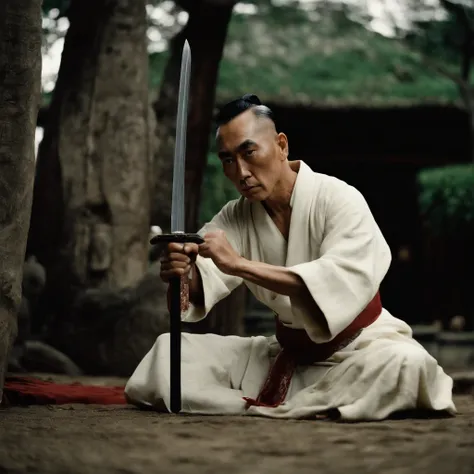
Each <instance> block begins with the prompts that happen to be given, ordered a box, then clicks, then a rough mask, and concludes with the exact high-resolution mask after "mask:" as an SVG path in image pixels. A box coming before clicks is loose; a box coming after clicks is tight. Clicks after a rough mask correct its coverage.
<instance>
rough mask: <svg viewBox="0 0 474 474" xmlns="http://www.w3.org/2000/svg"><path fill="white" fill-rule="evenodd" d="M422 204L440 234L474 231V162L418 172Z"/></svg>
mask: <svg viewBox="0 0 474 474" xmlns="http://www.w3.org/2000/svg"><path fill="white" fill-rule="evenodd" d="M418 183H419V186H420V194H419V205H420V210H421V213H422V215H423V218H424V220H425V222H426V224H427V225H428V226H429V228H430V230H432V231H433V232H435V233H436V234H438V235H439V234H444V235H448V234H452V233H459V232H462V233H463V234H464V236H465V234H466V232H467V233H468V234H471V233H472V234H474V164H467V165H454V166H446V167H442V168H431V169H424V170H422V171H420V173H419V174H418Z"/></svg>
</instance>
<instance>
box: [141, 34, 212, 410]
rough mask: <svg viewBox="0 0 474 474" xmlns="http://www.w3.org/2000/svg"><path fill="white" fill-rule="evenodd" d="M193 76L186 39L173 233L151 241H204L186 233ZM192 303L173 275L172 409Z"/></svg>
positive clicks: (183, 281)
mask: <svg viewBox="0 0 474 474" xmlns="http://www.w3.org/2000/svg"><path fill="white" fill-rule="evenodd" d="M190 76H191V48H190V47H189V43H188V41H187V40H186V41H185V42H184V46H183V54H182V58H181V73H180V77H179V93H178V113H177V115H176V143H175V148H174V164H173V166H174V167H173V190H172V196H171V234H162V235H156V236H155V237H153V238H152V239H151V240H150V243H151V244H153V245H155V244H163V243H170V242H179V243H182V244H185V243H186V242H195V243H198V244H200V243H202V242H204V239H203V238H202V237H201V236H200V235H198V234H186V233H185V232H184V209H185V200H184V178H185V161H186V132H187V125H188V102H189V82H190ZM188 306H189V281H188V279H187V277H183V278H173V279H171V281H170V284H169V312H170V411H171V412H172V413H179V412H180V411H181V312H182V311H184V310H186V309H187V308H188Z"/></svg>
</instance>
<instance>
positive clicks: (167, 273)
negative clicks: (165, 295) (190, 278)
mask: <svg viewBox="0 0 474 474" xmlns="http://www.w3.org/2000/svg"><path fill="white" fill-rule="evenodd" d="M198 252H199V247H198V245H197V244H194V243H186V244H180V243H177V242H172V243H170V244H168V246H167V248H166V250H165V252H164V253H163V256H162V258H161V271H160V277H161V279H162V280H163V281H164V282H166V283H168V282H169V280H170V278H174V277H182V276H186V275H188V274H189V272H190V271H191V268H192V266H193V264H194V262H195V261H196V256H197V254H198Z"/></svg>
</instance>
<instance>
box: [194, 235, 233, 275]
mask: <svg viewBox="0 0 474 474" xmlns="http://www.w3.org/2000/svg"><path fill="white" fill-rule="evenodd" d="M199 255H201V256H202V257H206V258H211V259H212V261H213V262H214V263H215V265H216V267H217V268H218V269H219V270H220V271H221V272H223V273H227V274H228V275H232V274H233V272H234V271H235V270H236V268H237V265H238V263H239V261H240V260H241V259H242V257H241V256H240V255H239V254H238V253H237V252H236V251H235V250H234V249H233V248H232V245H230V243H229V241H228V240H227V238H226V236H225V232H224V231H223V230H216V231H214V232H208V233H207V234H206V235H205V236H204V243H202V244H201V245H199Z"/></svg>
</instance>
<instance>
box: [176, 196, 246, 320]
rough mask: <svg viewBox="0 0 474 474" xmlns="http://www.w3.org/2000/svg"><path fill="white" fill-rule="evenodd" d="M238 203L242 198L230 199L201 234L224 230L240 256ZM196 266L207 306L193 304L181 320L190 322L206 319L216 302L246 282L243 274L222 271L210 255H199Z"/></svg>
mask: <svg viewBox="0 0 474 474" xmlns="http://www.w3.org/2000/svg"><path fill="white" fill-rule="evenodd" d="M237 206H238V201H230V202H229V203H228V204H226V205H225V206H224V207H223V208H222V209H221V211H220V212H219V213H218V214H216V215H215V216H214V218H213V219H212V220H211V222H208V223H207V224H205V225H204V227H203V228H202V229H201V230H200V231H199V232H198V234H199V235H201V236H204V235H205V234H206V233H208V232H211V231H215V230H218V229H220V230H223V231H224V232H225V235H226V238H227V240H228V241H229V243H230V244H231V246H232V247H233V249H234V250H235V251H236V252H237V253H238V254H239V255H240V254H241V236H240V232H239V217H238V213H237ZM196 266H197V268H198V270H199V273H200V275H201V280H202V285H203V290H204V306H195V305H193V304H192V303H190V304H189V308H188V310H187V311H186V312H183V314H182V315H181V320H182V321H184V322H188V323H193V322H198V321H201V320H202V319H204V318H205V317H206V316H207V315H208V314H209V311H211V309H212V308H213V307H214V305H216V304H217V303H218V302H219V301H221V300H223V299H224V298H225V297H226V296H228V295H229V294H230V293H232V291H233V290H234V289H235V288H237V287H238V286H239V285H240V284H241V283H242V282H243V280H242V279H241V278H239V277H236V276H231V275H227V274H225V273H223V272H221V271H220V270H219V269H218V268H217V267H216V265H215V264H214V262H213V261H212V259H210V258H204V257H201V256H199V255H198V257H197V259H196Z"/></svg>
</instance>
